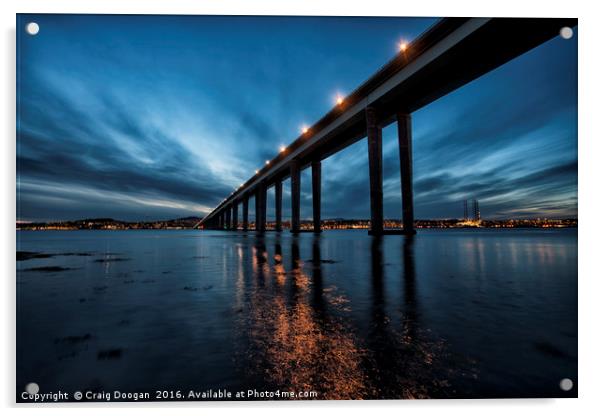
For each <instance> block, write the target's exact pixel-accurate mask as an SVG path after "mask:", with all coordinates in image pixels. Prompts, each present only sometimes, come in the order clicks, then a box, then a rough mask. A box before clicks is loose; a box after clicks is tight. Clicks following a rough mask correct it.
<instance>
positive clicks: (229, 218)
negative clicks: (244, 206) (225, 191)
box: [226, 207, 232, 230]
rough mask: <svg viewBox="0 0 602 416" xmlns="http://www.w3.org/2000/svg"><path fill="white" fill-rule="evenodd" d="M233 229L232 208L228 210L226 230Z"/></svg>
mask: <svg viewBox="0 0 602 416" xmlns="http://www.w3.org/2000/svg"><path fill="white" fill-rule="evenodd" d="M231 229H232V208H231V207H228V208H226V230H231Z"/></svg>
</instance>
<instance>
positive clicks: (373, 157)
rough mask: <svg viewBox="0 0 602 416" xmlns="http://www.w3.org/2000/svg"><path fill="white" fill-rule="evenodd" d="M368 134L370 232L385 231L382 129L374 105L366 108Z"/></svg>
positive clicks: (376, 233) (380, 232) (374, 233)
mask: <svg viewBox="0 0 602 416" xmlns="http://www.w3.org/2000/svg"><path fill="white" fill-rule="evenodd" d="M366 135H367V136H368V162H369V168H370V234H373V235H378V234H382V233H383V228H384V227H383V166H382V165H383V155H382V130H381V128H380V126H379V125H378V115H377V113H376V109H374V108H373V107H367V108H366Z"/></svg>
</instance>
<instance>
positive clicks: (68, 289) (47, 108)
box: [16, 14, 578, 402]
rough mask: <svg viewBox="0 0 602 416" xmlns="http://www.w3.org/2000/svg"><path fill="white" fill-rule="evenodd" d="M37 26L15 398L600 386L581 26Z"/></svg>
mask: <svg viewBox="0 0 602 416" xmlns="http://www.w3.org/2000/svg"><path fill="white" fill-rule="evenodd" d="M17 34H18V35H17V84H18V85H17V92H18V94H17V108H18V120H17V155H16V156H17V184H16V185H17V196H18V200H17V224H16V227H17V232H16V234H17V253H16V255H17V286H16V287H17V293H16V296H17V350H16V351H17V371H16V391H17V398H16V400H17V401H19V402H33V401H37V402H41V401H44V402H50V401H111V402H115V401H136V400H144V401H185V400H328V399H337V400H339V399H340V400H347V399H425V398H513V397H576V396H577V386H578V378H577V97H576V95H577V90H576V86H577V37H578V27H577V21H576V19H547V18H546V19H539V18H528V19H504V18H413V17H383V18H374V17H370V18H368V17H366V18H364V17H354V18H350V17H294V16H272V17H262V16H254V17H249V16H159V15H146V16H132V15H129V16H126V15H60V14H56V15H51V14H39V15H36V14H21V15H18V16H17Z"/></svg>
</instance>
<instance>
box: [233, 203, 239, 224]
mask: <svg viewBox="0 0 602 416" xmlns="http://www.w3.org/2000/svg"><path fill="white" fill-rule="evenodd" d="M232 229H233V230H238V201H234V202H233V204H232Z"/></svg>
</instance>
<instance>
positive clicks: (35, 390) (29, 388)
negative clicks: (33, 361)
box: [25, 383, 40, 394]
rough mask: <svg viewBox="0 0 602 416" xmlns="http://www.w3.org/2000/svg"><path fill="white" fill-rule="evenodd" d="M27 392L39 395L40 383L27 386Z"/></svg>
mask: <svg viewBox="0 0 602 416" xmlns="http://www.w3.org/2000/svg"><path fill="white" fill-rule="evenodd" d="M25 391H26V392H27V393H29V394H38V392H39V391H40V386H38V383H29V384H27V386H25Z"/></svg>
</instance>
